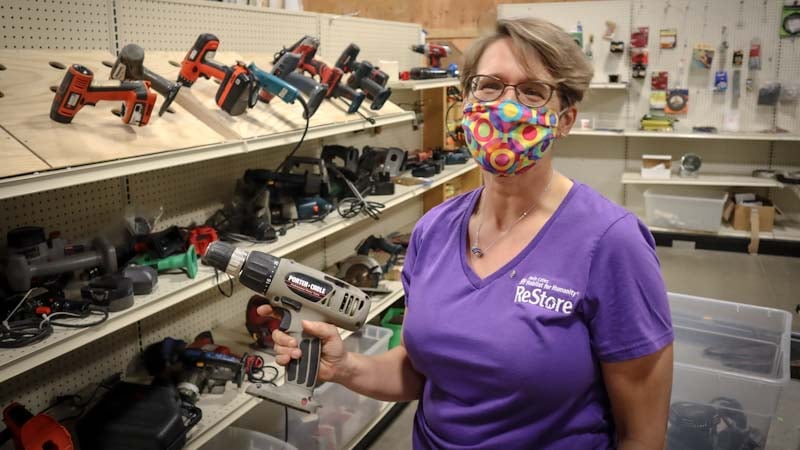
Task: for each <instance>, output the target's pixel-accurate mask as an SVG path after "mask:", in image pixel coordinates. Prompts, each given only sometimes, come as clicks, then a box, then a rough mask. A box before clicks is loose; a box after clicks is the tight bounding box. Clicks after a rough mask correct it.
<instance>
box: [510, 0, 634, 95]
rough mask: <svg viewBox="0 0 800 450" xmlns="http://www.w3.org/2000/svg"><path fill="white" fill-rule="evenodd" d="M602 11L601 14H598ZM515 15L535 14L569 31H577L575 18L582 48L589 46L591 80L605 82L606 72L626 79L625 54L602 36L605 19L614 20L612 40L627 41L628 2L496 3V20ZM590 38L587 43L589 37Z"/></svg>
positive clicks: (616, 0)
mask: <svg viewBox="0 0 800 450" xmlns="http://www.w3.org/2000/svg"><path fill="white" fill-rule="evenodd" d="M597 11H602V12H603V13H602V14H597V13H596V12H597ZM515 17H538V18H542V19H545V20H548V21H550V22H552V23H554V24H556V25H558V26H560V27H561V28H563V29H565V30H566V31H568V32H571V31H576V29H577V26H578V20H580V24H581V26H582V27H583V45H584V48H591V53H592V62H593V64H594V78H592V82H594V83H606V82H608V74H610V73H617V74H620V75H621V77H620V81H628V80H629V76H630V73H629V71H627V70H625V69H626V68H627V60H626V59H625V56H623V55H621V54H619V53H610V52H609V51H608V48H609V43H610V40H605V39H603V35H604V34H605V33H606V21H614V22H615V23H616V31H615V32H614V33H613V34H612V35H611V36H612V39H613V40H615V41H616V40H622V41H627V40H628V38H629V37H630V20H629V17H630V2H629V1H625V0H610V1H594V2H591V3H590V2H565V3H536V4H524V3H521V4H503V5H497V18H498V19H512V18H515ZM590 36H591V37H592V39H593V41H594V42H592V43H591V44H590V43H589V38H590Z"/></svg>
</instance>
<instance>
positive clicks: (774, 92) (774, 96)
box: [758, 81, 781, 106]
mask: <svg viewBox="0 0 800 450" xmlns="http://www.w3.org/2000/svg"><path fill="white" fill-rule="evenodd" d="M780 96H781V83H780V82H778V81H767V82H766V83H764V84H762V85H761V87H760V88H759V89H758V104H759V105H761V106H775V105H777V104H778V99H779V98H780Z"/></svg>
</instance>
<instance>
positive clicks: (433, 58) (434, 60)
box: [411, 43, 450, 68]
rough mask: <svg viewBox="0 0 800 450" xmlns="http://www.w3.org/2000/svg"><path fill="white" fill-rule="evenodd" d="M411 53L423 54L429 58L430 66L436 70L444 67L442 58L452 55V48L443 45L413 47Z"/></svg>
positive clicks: (429, 44)
mask: <svg viewBox="0 0 800 450" xmlns="http://www.w3.org/2000/svg"><path fill="white" fill-rule="evenodd" d="M411 51H414V52H416V53H420V54H423V55H425V56H427V57H428V62H429V63H430V64H429V65H430V66H431V67H434V68H439V67H441V66H442V58H445V57H447V55H449V54H450V47H448V46H447V45H441V44H431V43H428V44H420V45H412V46H411Z"/></svg>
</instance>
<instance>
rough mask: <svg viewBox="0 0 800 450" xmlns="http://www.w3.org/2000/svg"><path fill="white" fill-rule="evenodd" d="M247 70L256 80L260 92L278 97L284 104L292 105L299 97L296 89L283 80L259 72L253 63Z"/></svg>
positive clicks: (264, 72)
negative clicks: (259, 86)
mask: <svg viewBox="0 0 800 450" xmlns="http://www.w3.org/2000/svg"><path fill="white" fill-rule="evenodd" d="M247 68H248V69H249V70H250V72H251V73H252V74H253V76H254V77H256V79H257V80H258V83H259V84H260V85H261V91H262V92H264V91H266V92H267V93H268V94H269V95H271V96H276V97H279V98H280V99H281V100H283V101H284V102H286V103H294V101H295V100H296V99H297V96H298V95H299V94H298V92H297V89H295V87H294V86H292V85H291V84H289V83H287V82H286V81H284V80H283V79H281V78H278V77H277V76H275V75H273V74H271V73H269V72H267V71H265V70H261V69H260V68H258V66H256V65H255V63H250V65H248V66H247Z"/></svg>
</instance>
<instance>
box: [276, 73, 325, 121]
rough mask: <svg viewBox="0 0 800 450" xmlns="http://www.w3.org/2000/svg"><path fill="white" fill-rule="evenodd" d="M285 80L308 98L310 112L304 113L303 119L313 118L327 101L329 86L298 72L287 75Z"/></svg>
mask: <svg viewBox="0 0 800 450" xmlns="http://www.w3.org/2000/svg"><path fill="white" fill-rule="evenodd" d="M285 80H286V81H287V82H288V83H289V84H291V85H292V86H294V87H296V88H297V89H298V90H300V92H302V93H304V94H305V95H306V97H308V100H307V102H306V103H307V105H308V110H307V111H304V112H303V118H304V119H308V118H310V117H311V116H313V115H314V113H315V112H317V108H319V105H321V104H322V101H323V100H325V94H326V93H327V92H328V85H327V84H321V83H318V82H316V81H315V80H313V79H311V78H309V77H307V76H304V75H300V74H299V73H297V72H292V73H288V74H286V78H285Z"/></svg>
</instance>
